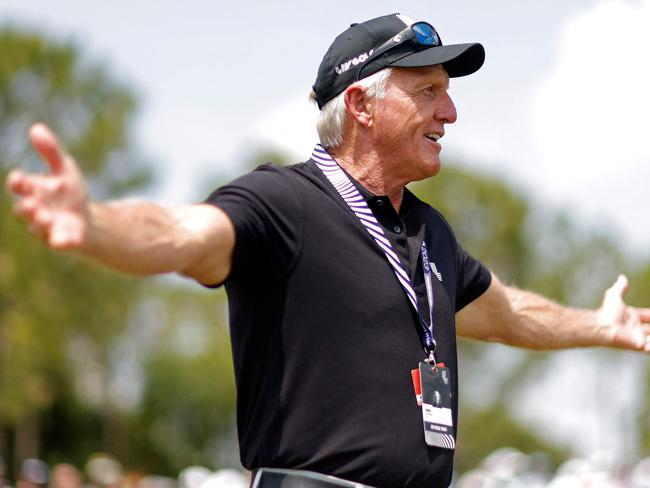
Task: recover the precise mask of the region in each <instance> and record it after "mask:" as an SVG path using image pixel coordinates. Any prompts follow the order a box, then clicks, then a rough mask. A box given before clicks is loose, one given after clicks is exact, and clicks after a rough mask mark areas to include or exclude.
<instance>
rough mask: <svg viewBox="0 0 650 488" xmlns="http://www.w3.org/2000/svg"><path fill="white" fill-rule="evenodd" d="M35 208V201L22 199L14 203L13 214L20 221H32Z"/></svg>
mask: <svg viewBox="0 0 650 488" xmlns="http://www.w3.org/2000/svg"><path fill="white" fill-rule="evenodd" d="M37 206H38V204H37V202H36V199H34V198H23V199H22V200H19V201H17V202H16V203H14V214H16V216H17V217H18V218H20V219H23V220H32V219H33V216H34V212H35V211H36V207H37Z"/></svg>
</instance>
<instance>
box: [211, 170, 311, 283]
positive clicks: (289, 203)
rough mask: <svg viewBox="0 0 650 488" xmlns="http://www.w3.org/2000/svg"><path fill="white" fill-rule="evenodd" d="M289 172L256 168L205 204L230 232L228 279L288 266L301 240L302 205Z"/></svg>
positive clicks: (279, 270) (262, 274)
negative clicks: (227, 220) (221, 215)
mask: <svg viewBox="0 0 650 488" xmlns="http://www.w3.org/2000/svg"><path fill="white" fill-rule="evenodd" d="M289 171H290V170H289V169H287V168H279V167H275V166H271V165H265V166H260V167H259V168H257V169H256V170H254V171H253V172H251V173H249V174H247V175H244V176H241V177H240V178H238V179H236V180H234V181H233V182H232V183H230V184H228V185H225V186H223V187H221V188H218V189H217V190H215V191H214V192H213V193H212V194H211V195H210V196H209V197H208V198H207V199H206V200H205V203H210V204H213V205H216V206H218V207H219V208H220V209H222V210H223V211H224V212H225V213H226V215H228V217H229V218H230V220H231V221H232V223H233V226H234V228H235V250H234V254H233V266H232V271H231V274H230V277H233V276H236V275H240V274H242V273H248V272H255V271H257V277H258V278H259V277H267V276H268V274H269V272H270V273H272V274H274V275H284V274H286V273H287V272H288V271H289V270H290V269H291V268H292V266H293V264H294V262H295V260H296V257H297V256H298V254H299V252H300V246H301V241H302V239H301V236H302V207H301V205H300V204H299V201H298V197H297V194H296V190H295V187H294V184H293V183H292V181H291V177H290V175H289V174H288V172H289ZM230 277H229V279H230Z"/></svg>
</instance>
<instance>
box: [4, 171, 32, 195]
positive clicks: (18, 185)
mask: <svg viewBox="0 0 650 488" xmlns="http://www.w3.org/2000/svg"><path fill="white" fill-rule="evenodd" d="M7 189H8V190H9V191H10V192H12V193H15V194H16V195H21V196H24V195H28V194H30V193H32V192H33V191H34V185H33V184H32V181H31V179H30V178H29V176H27V175H26V174H25V173H23V172H22V171H19V170H14V171H12V172H11V173H9V175H8V176H7Z"/></svg>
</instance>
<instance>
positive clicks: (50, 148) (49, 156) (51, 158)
mask: <svg viewBox="0 0 650 488" xmlns="http://www.w3.org/2000/svg"><path fill="white" fill-rule="evenodd" d="M29 138H30V141H31V143H32V146H33V147H34V149H35V150H36V152H37V153H38V155H39V156H40V157H41V159H42V160H43V161H44V162H45V163H46V164H47V166H48V168H49V169H50V171H51V172H52V173H54V174H59V173H62V172H63V170H64V168H65V158H66V155H65V151H64V149H63V147H62V146H61V144H60V143H59V141H58V139H57V138H56V136H55V135H54V133H53V132H52V131H51V130H50V129H49V128H48V127H47V126H46V125H45V124H41V123H38V124H34V125H32V126H31V127H30V129H29Z"/></svg>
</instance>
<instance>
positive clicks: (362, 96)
mask: <svg viewBox="0 0 650 488" xmlns="http://www.w3.org/2000/svg"><path fill="white" fill-rule="evenodd" d="M344 100H345V109H346V111H347V113H348V116H349V117H350V118H351V119H353V120H354V121H355V122H357V123H359V124H361V125H363V126H365V127H370V126H371V125H372V122H373V108H374V107H373V104H372V100H371V99H370V98H369V97H367V96H366V93H365V92H364V90H363V88H362V87H360V86H359V85H352V86H349V87H348V88H346V90H345V95H344Z"/></svg>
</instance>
